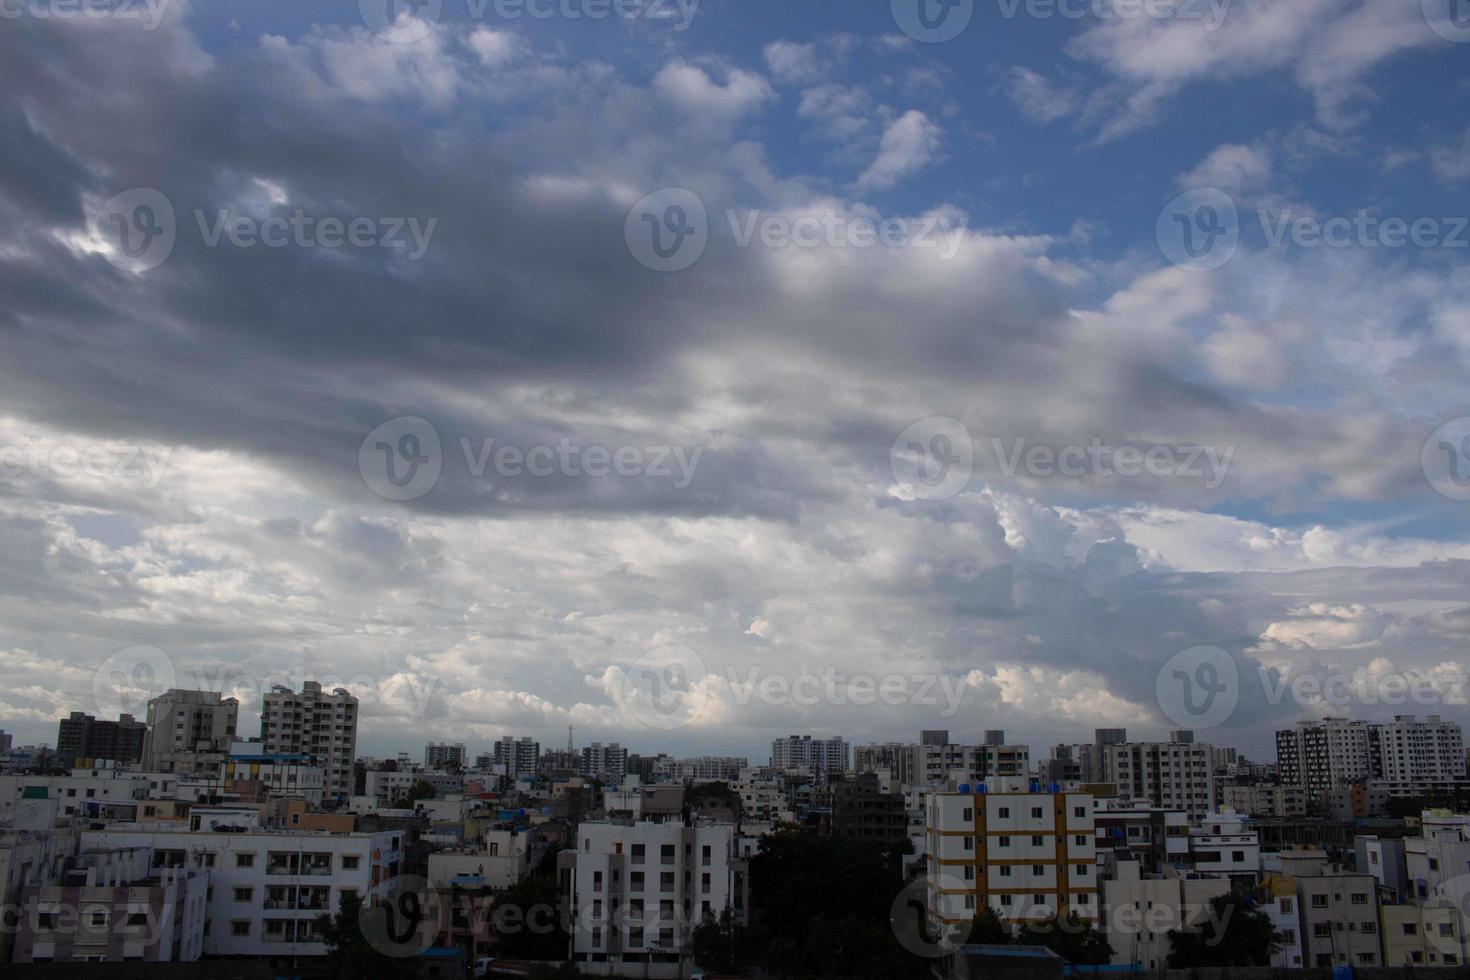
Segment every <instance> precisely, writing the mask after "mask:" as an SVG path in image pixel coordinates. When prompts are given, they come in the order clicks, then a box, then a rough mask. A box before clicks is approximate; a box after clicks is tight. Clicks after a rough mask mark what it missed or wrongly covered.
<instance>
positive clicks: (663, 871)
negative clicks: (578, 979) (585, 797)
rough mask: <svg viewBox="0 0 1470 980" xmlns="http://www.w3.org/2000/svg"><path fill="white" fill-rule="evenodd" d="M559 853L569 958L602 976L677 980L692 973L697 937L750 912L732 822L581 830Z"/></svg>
mask: <svg viewBox="0 0 1470 980" xmlns="http://www.w3.org/2000/svg"><path fill="white" fill-rule="evenodd" d="M577 837H578V840H577V846H576V847H574V848H569V849H568V850H565V851H562V852H561V853H560V854H559V855H557V869H558V874H559V878H560V893H561V898H562V904H563V914H564V916H565V917H566V921H567V922H568V925H569V928H568V932H569V933H570V934H571V960H572V961H573V962H574V963H575V964H576V966H577V969H578V970H580V971H582V972H583V973H588V974H592V975H594V976H638V977H655V978H665V980H674V978H678V977H686V976H688V975H689V973H690V970H691V969H692V968H693V965H694V963H693V952H692V948H691V943H692V940H693V935H694V929H695V927H696V926H698V925H699V923H700V922H702V921H704V920H705V919H706V918H712V919H719V918H720V916H721V915H722V914H723V913H724V912H725V911H727V910H728V911H729V912H730V913H731V914H732V915H733V916H734V917H735V919H736V921H737V922H741V921H743V920H744V916H745V912H746V909H747V908H748V907H749V902H748V897H747V894H746V892H747V877H748V876H747V871H746V866H745V861H744V860H743V859H741V858H738V857H737V856H736V846H735V843H736V842H735V828H734V827H733V826H731V825H729V824H698V825H693V826H690V825H686V824H683V823H674V822H668V823H631V822H628V823H583V824H582V825H581V827H579V828H578V831H577Z"/></svg>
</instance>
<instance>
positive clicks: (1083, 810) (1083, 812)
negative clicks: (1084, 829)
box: [1072, 806, 1087, 818]
mask: <svg viewBox="0 0 1470 980" xmlns="http://www.w3.org/2000/svg"><path fill="white" fill-rule="evenodd" d="M1072 816H1074V817H1078V818H1082V817H1085V816H1087V807H1085V806H1078V807H1073V808H1072Z"/></svg>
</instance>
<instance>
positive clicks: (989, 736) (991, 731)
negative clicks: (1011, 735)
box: [985, 728, 1006, 745]
mask: <svg viewBox="0 0 1470 980" xmlns="http://www.w3.org/2000/svg"><path fill="white" fill-rule="evenodd" d="M985 744H986V745H1004V744H1006V733H1005V731H1004V730H1002V729H999V728H987V729H985Z"/></svg>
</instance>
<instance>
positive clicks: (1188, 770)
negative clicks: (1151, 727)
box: [1102, 742, 1215, 820]
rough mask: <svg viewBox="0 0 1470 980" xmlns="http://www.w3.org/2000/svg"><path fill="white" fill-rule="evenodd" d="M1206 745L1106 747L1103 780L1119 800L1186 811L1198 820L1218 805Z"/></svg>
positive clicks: (1170, 744)
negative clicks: (1114, 787)
mask: <svg viewBox="0 0 1470 980" xmlns="http://www.w3.org/2000/svg"><path fill="white" fill-rule="evenodd" d="M1211 751H1212V746H1211V745H1209V743H1207V742H1123V743H1121V744H1117V745H1106V746H1103V750H1102V752H1103V779H1104V781H1105V782H1109V783H1112V784H1114V785H1115V786H1117V788H1118V794H1119V795H1120V796H1126V797H1131V798H1133V799H1137V800H1148V801H1149V802H1151V803H1153V804H1154V805H1155V806H1161V807H1167V808H1170V809H1176V810H1183V811H1184V812H1185V813H1186V814H1188V815H1189V817H1190V819H1191V820H1199V819H1201V818H1203V817H1204V815H1205V814H1206V813H1208V812H1209V811H1210V809H1211V808H1212V807H1213V806H1214V805H1215V774H1214V769H1213V767H1212V766H1211V765H1210V755H1211Z"/></svg>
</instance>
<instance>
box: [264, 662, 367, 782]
mask: <svg viewBox="0 0 1470 980" xmlns="http://www.w3.org/2000/svg"><path fill="white" fill-rule="evenodd" d="M260 737H261V740H262V741H264V742H265V750H266V752H268V753H271V754H273V755H281V754H300V755H306V756H310V757H312V758H314V759H316V761H317V764H318V765H320V766H321V767H322V768H323V769H324V770H326V785H325V789H326V798H327V799H333V798H335V799H336V800H338V801H339V802H340V801H345V800H347V799H349V798H350V797H351V796H352V787H353V770H352V766H353V762H354V760H355V759H356V757H357V698H355V697H353V696H352V694H351V693H350V692H349V691H347V689H346V688H341V687H339V688H336V689H335V690H333V691H332V693H331V694H326V693H323V691H322V686H321V684H319V683H317V682H316V681H306V682H305V683H303V684H302V685H301V692H300V693H299V694H298V693H296V692H294V691H292V690H291V689H290V688H289V687H285V686H282V685H279V684H278V685H276V686H275V687H273V688H271V691H270V693H269V694H267V695H266V696H265V698H264V700H263V701H262V704H261V709H260Z"/></svg>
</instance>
